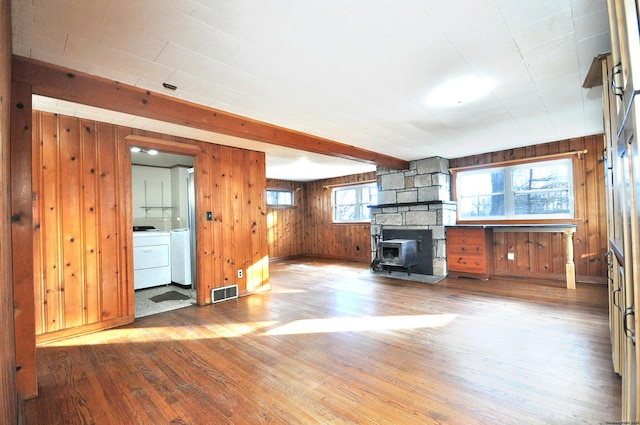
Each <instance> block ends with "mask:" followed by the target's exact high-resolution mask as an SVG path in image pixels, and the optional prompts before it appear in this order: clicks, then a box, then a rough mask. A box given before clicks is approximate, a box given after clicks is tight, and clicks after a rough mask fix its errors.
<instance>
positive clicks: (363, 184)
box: [331, 182, 378, 224]
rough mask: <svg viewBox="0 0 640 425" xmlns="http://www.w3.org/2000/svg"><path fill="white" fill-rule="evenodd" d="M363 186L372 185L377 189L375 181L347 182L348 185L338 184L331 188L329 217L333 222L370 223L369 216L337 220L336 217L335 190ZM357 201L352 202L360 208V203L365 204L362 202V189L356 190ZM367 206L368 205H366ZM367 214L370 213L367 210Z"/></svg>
mask: <svg viewBox="0 0 640 425" xmlns="http://www.w3.org/2000/svg"><path fill="white" fill-rule="evenodd" d="M364 187H372V188H375V189H376V191H377V189H378V186H377V184H376V183H375V182H368V183H357V184H349V185H340V186H335V187H332V188H331V218H332V221H333V223H337V224H345V223H346V224H349V223H371V217H369V218H364V219H360V220H338V219H336V207H337V206H336V192H337V191H340V190H348V189H354V188H364ZM357 193H358V195H357V196H358V203H357V204H354V205H357V206H358V207H360V208H362V205H365V204H363V203H362V191H361V190H358V192H357ZM366 208H368V207H366ZM369 215H371V213H370V212H369Z"/></svg>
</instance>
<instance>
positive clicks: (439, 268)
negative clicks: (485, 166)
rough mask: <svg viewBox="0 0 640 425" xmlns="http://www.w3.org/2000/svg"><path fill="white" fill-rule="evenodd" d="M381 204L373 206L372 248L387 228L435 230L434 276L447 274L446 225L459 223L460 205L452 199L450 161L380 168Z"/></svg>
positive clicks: (439, 159)
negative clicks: (403, 168)
mask: <svg viewBox="0 0 640 425" xmlns="http://www.w3.org/2000/svg"><path fill="white" fill-rule="evenodd" d="M376 176H377V183H378V205H375V206H372V208H371V243H372V246H371V249H372V256H373V258H375V256H376V255H377V252H376V250H377V247H376V246H375V244H376V242H377V241H378V240H379V239H381V235H382V233H383V232H382V230H383V229H407V230H422V229H431V231H432V237H433V250H432V252H433V275H434V276H442V277H444V276H446V275H447V257H446V255H447V245H446V234H445V226H449V225H455V224H456V204H455V202H452V201H451V175H450V173H449V160H448V159H445V158H442V157H433V158H426V159H420V160H416V161H410V162H409V169H408V170H393V169H390V168H385V167H378V168H377V171H376Z"/></svg>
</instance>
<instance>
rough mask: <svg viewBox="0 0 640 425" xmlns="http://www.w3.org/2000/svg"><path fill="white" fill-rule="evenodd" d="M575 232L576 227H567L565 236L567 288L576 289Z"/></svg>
mask: <svg viewBox="0 0 640 425" xmlns="http://www.w3.org/2000/svg"><path fill="white" fill-rule="evenodd" d="M573 232H574V229H566V230H565V231H564V236H565V253H566V255H567V265H566V272H567V289H576V265H575V263H574V262H573Z"/></svg>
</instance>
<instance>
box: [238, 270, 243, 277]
mask: <svg viewBox="0 0 640 425" xmlns="http://www.w3.org/2000/svg"><path fill="white" fill-rule="evenodd" d="M238 279H242V269H238Z"/></svg>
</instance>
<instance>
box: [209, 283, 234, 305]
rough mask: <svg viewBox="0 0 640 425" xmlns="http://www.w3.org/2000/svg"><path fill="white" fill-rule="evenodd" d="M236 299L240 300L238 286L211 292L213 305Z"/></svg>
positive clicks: (225, 287) (216, 289) (215, 289)
mask: <svg viewBox="0 0 640 425" xmlns="http://www.w3.org/2000/svg"><path fill="white" fill-rule="evenodd" d="M234 298H238V285H229V286H224V287H222V288H214V289H212V290H211V302H212V303H219V302H220V301H226V300H232V299H234Z"/></svg>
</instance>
